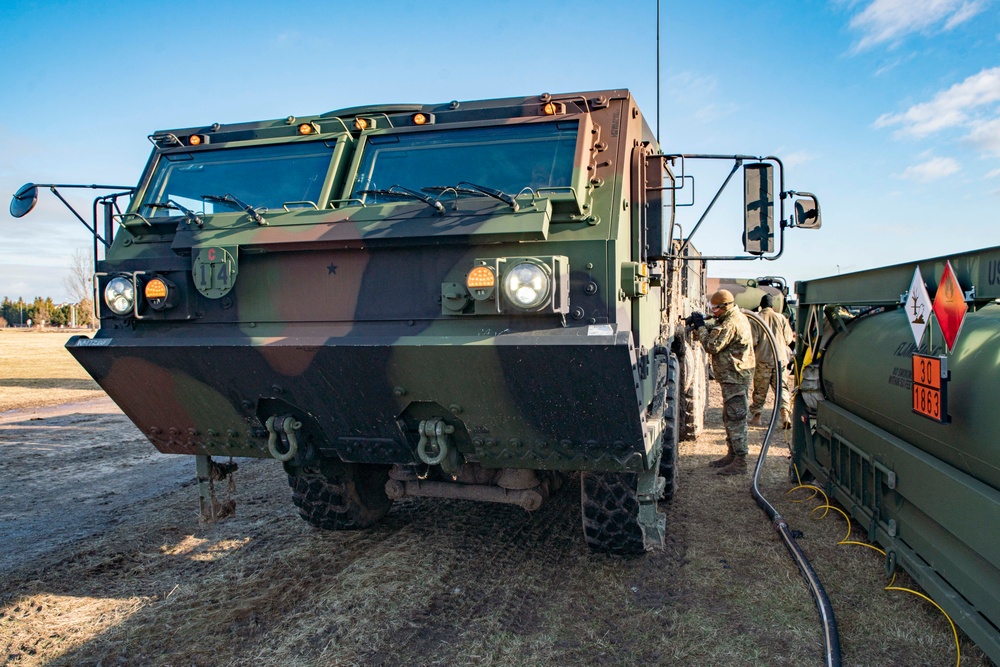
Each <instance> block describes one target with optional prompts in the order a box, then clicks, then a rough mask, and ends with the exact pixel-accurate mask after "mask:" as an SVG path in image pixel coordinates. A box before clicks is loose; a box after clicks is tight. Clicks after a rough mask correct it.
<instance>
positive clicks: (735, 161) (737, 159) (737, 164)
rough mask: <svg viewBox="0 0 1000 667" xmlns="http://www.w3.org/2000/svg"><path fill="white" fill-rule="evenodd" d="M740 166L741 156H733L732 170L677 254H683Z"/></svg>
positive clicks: (741, 163) (741, 164)
mask: <svg viewBox="0 0 1000 667" xmlns="http://www.w3.org/2000/svg"><path fill="white" fill-rule="evenodd" d="M741 166H743V158H742V157H735V158H734V159H733V169H732V171H730V172H729V175H728V176H726V180H725V181H723V183H722V185H721V186H719V190H718V192H716V193H715V196H714V197H712V201H710V202H709V203H708V206H707V207H706V208H705V212H704V213H702V214H701V217H700V218H698V222H697V223H696V224H695V226H694V229H692V230H691V233H690V234H688V236H687V238H686V239H684V243H682V244H681V247H680V248H678V249H677V254H678V255H682V254H684V249H685V248H687V247H688V244H690V243H691V238H692V237H693V236H694V235H695V233H696V232H697V231H698V228H699V227H701V223H703V222H705V218H707V217H708V213H709V211H711V210H712V207H713V206H715V202H717V201H719V197H720V196H721V195H722V191H723V190H725V189H726V186H728V185H729V181H731V180H733V174H735V173H736V172H737V171H739V169H740V167H741Z"/></svg>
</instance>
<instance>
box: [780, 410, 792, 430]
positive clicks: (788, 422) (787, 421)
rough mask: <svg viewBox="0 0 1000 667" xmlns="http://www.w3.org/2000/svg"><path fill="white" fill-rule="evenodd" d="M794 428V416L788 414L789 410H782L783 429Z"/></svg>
mask: <svg viewBox="0 0 1000 667" xmlns="http://www.w3.org/2000/svg"><path fill="white" fill-rule="evenodd" d="M791 427H792V416H791V415H790V414H789V413H788V408H782V409H781V428H784V429H789V428H791Z"/></svg>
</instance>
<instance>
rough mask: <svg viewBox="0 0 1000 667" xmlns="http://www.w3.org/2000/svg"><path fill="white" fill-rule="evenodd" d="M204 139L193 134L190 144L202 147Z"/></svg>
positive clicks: (189, 138) (189, 139)
mask: <svg viewBox="0 0 1000 667" xmlns="http://www.w3.org/2000/svg"><path fill="white" fill-rule="evenodd" d="M201 142H202V138H201V135H200V134H192V135H191V136H190V137H188V144H190V145H191V146H201Z"/></svg>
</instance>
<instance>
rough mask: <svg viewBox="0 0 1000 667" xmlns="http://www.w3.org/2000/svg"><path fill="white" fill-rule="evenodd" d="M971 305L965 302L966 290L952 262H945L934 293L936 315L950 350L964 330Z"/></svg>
mask: <svg viewBox="0 0 1000 667" xmlns="http://www.w3.org/2000/svg"><path fill="white" fill-rule="evenodd" d="M968 309H969V306H968V305H966V303H965V292H963V291H962V286H961V285H960V284H959V283H958V278H956V277H955V271H954V270H952V268H951V262H945V266H944V273H943V274H942V275H941V282H940V283H939V284H938V289H937V294H935V295H934V315H935V316H936V317H937V321H938V325H939V326H940V327H941V333H942V334H944V342H945V343H947V345H948V350H949V351H951V350H952V349H954V348H955V342H956V341H957V340H958V334H959V332H960V331H961V330H962V322H964V321H965V313H966V311H967V310H968Z"/></svg>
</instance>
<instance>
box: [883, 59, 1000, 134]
mask: <svg viewBox="0 0 1000 667" xmlns="http://www.w3.org/2000/svg"><path fill="white" fill-rule="evenodd" d="M998 102H1000V67H994V68H992V69H984V70H983V71H982V72H980V73H979V74H973V75H972V76H970V77H969V78H967V79H966V80H965V81H962V82H961V83H956V84H955V85H953V86H952V87H951V88H949V89H948V90H942V91H941V92H939V93H938V94H937V95H935V96H934V98H933V99H932V100H931V101H930V102H923V103H921V104H915V105H914V106H912V107H910V108H909V109H907V110H906V111H904V112H903V113H898V114H882V115H881V116H880V117H879V118H878V120H876V121H875V127H889V126H892V125H899V126H900V130H899V131H900V132H901V133H902V134H910V135H913V136H916V137H923V136H926V135H928V134H931V133H933V132H939V131H941V130H943V129H946V128H950V127H959V126H962V125H966V124H968V123H969V122H970V120H971V114H972V113H973V112H975V111H977V110H981V109H982V107H984V106H988V105H991V104H996V103H998Z"/></svg>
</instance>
